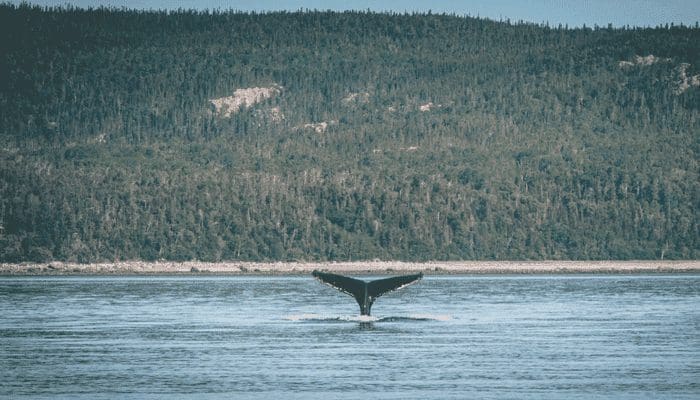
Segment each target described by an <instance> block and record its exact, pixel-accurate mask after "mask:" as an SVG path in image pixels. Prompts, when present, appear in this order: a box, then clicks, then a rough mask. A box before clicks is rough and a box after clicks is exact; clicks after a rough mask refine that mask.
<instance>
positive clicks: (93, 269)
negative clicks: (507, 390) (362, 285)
mask: <svg viewBox="0 0 700 400" xmlns="http://www.w3.org/2000/svg"><path fill="white" fill-rule="evenodd" d="M315 269H318V270H323V271H326V272H333V273H340V274H349V275H353V274H356V275H360V274H377V275H394V274H396V275H400V274H404V273H417V272H423V273H424V274H426V275H483V274H516V275H519V274H525V275H527V274H533V275H537V274H644V273H700V260H680V261H660V260H637V261H428V262H403V261H348V262H233V261H232V262H211V263H210V262H199V261H184V262H169V261H157V262H144V261H120V262H107V263H92V264H80V263H66V262H58V261H54V262H49V263H0V275H4V276H8V275H10V276H15V275H17V276H35V275H38V276H45V275H183V274H186V275H261V276H263V275H306V274H310V273H311V272H312V271H313V270H315Z"/></svg>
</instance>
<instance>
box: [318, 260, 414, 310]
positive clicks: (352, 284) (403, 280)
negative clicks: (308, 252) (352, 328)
mask: <svg viewBox="0 0 700 400" xmlns="http://www.w3.org/2000/svg"><path fill="white" fill-rule="evenodd" d="M311 275H313V276H314V277H315V278H316V279H318V280H320V281H321V282H323V283H325V284H327V285H330V286H333V287H334V288H336V289H338V290H340V291H341V292H343V293H347V294H349V295H350V296H352V297H354V298H355V300H357V304H359V305H360V315H369V312H370V309H371V308H372V304H373V303H374V301H375V300H377V298H378V297H379V296H381V295H383V294H384V293H389V292H392V291H394V290H399V289H401V288H402V287H404V286H408V285H410V284H412V283H414V282H417V281H418V280H420V279H421V278H422V277H423V273H422V272H420V273H417V274H414V275H402V276H394V277H391V278H384V279H377V280H374V281H371V282H365V281H363V280H361V279H355V278H350V277H349V276H343V275H337V274H329V273H327V272H321V271H316V270H315V271H314V272H312V273H311Z"/></svg>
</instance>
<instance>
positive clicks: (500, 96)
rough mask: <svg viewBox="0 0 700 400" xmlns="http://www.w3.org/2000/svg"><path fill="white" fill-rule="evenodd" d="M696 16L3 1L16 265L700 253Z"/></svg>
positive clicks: (2, 111)
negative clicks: (509, 16) (636, 19)
mask: <svg viewBox="0 0 700 400" xmlns="http://www.w3.org/2000/svg"><path fill="white" fill-rule="evenodd" d="M698 74H700V28H698V26H697V24H696V25H695V26H694V27H683V26H680V27H679V26H670V27H669V26H664V27H658V28H655V29H631V28H627V29H612V28H600V27H594V28H586V27H584V28H578V29H567V28H565V27H553V26H541V25H532V24H524V23H510V22H495V21H489V20H484V19H478V18H469V17H457V16H447V15H430V14H420V15H410V14H397V15H392V14H377V13H368V12H344V13H337V12H316V11H313V12H294V13H287V12H279V13H277V12H276V13H265V14H250V13H237V12H214V13H207V12H194V11H178V12H170V13H168V12H142V11H129V10H110V9H98V10H82V9H72V8H61V9H48V10H47V9H41V8H35V7H31V6H26V5H22V6H14V5H7V4H6V5H1V6H0V261H6V262H16V261H27V260H35V261H44V260H51V259H56V260H72V261H81V262H89V261H98V260H130V259H143V260H155V259H168V260H190V259H198V260H207V261H218V260H361V259H374V258H379V259H400V260H431V259H439V260H446V259H450V260H459V259H631V258H632V259H634V258H637V259H654V258H666V259H669V258H671V259H673V258H676V259H682V258H685V259H688V258H691V259H697V258H699V257H700V215H699V212H698V209H699V206H700V185H699V182H700V177H699V176H698V175H699V171H700V169H699V165H698V163H699V158H698V153H699V150H700V76H698Z"/></svg>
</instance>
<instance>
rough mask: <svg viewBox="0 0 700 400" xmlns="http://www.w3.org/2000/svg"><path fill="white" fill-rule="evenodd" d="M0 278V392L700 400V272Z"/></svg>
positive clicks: (40, 395)
mask: <svg viewBox="0 0 700 400" xmlns="http://www.w3.org/2000/svg"><path fill="white" fill-rule="evenodd" d="M372 313H373V315H372V317H363V318H360V317H359V316H358V314H359V308H358V306H357V304H356V303H355V301H354V299H352V298H351V297H349V296H347V295H344V294H342V293H340V292H338V291H335V290H334V289H332V288H330V287H327V286H325V285H322V284H320V283H319V282H317V281H315V280H314V279H312V278H311V277H310V276H279V277H278V276H275V277H225V276H221V277H216V276H173V277H143V276H141V277H0V377H1V379H0V398H12V399H22V398H47V399H48V398H50V399H55V398H71V399H74V398H78V399H81V398H82V399H99V398H134V399H144V398H145V399H148V398H168V399H170V398H187V399H190V398H203V399H210V398H211V399H219V398H226V399H228V398H232V399H248V398H250V399H270V398H273V399H274V398H277V399H282V398H283V399H295V398H299V399H328V398H334V399H344V398H348V399H361V398H381V399H422V400H425V399H451V398H454V399H465V398H480V399H508V398H512V399H564V398H566V399H662V398H663V399H671V398H672V399H698V398H700V275H632V276H629V275H597V276H581V275H553V276H426V277H425V278H424V279H423V280H422V281H421V282H419V283H417V284H415V285H412V286H409V287H407V288H404V289H402V290H401V291H398V292H394V293H391V294H387V295H385V296H384V297H382V298H380V299H378V300H377V302H376V303H375V304H374V307H373V308H372Z"/></svg>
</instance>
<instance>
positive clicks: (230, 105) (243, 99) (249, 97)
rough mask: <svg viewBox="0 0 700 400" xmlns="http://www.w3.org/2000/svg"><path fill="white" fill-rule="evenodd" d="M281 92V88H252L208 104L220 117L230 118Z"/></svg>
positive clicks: (237, 90) (275, 86)
mask: <svg viewBox="0 0 700 400" xmlns="http://www.w3.org/2000/svg"><path fill="white" fill-rule="evenodd" d="M281 92H282V86H279V85H273V86H270V87H252V88H245V89H236V91H235V92H233V96H228V97H220V98H218V99H211V100H209V102H210V103H211V104H212V105H213V106H214V110H215V112H216V113H217V114H219V115H220V116H222V117H226V118H228V117H230V116H231V115H232V114H235V113H237V112H238V111H239V110H240V109H241V108H248V107H251V106H253V105H255V104H257V103H260V102H261V101H263V100H267V99H269V98H271V97H273V96H276V95H278V94H280V93H281Z"/></svg>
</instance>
